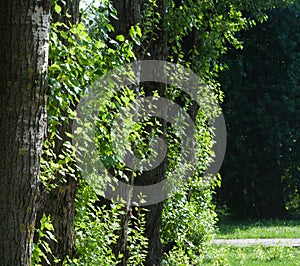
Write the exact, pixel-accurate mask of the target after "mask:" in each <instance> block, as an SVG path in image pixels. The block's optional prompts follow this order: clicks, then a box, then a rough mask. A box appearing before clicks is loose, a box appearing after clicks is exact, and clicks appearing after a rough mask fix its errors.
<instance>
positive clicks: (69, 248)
mask: <svg viewBox="0 0 300 266" xmlns="http://www.w3.org/2000/svg"><path fill="white" fill-rule="evenodd" d="M57 3H58V4H59V5H60V6H61V7H62V12H61V13H60V14H59V15H58V14H57V13H55V12H53V13H52V21H53V22H57V21H59V22H63V23H65V24H66V25H70V24H76V23H78V20H79V0H70V1H58V2H57ZM66 14H68V15H69V16H66ZM62 41H63V42H64V44H65V45H66V46H67V45H68V43H67V41H66V40H65V39H62ZM63 89H64V88H62V90H63ZM70 108H72V109H73V110H74V109H75V108H76V107H75V106H72V107H71V106H70ZM61 114H62V116H65V117H67V116H68V114H67V111H66V110H62V112H61ZM59 119H60V118H59ZM72 122H73V121H72V120H71V119H63V120H62V119H60V125H58V126H57V127H56V131H57V132H56V135H57V136H59V137H56V138H55V150H54V152H55V154H56V155H57V157H58V155H59V154H62V152H63V150H64V149H65V147H64V143H65V142H66V141H69V142H71V139H70V138H69V137H68V136H67V135H66V132H67V133H72ZM54 182H55V185H56V187H55V188H54V189H51V190H50V191H46V190H44V192H43V194H44V195H43V196H42V197H43V203H44V204H43V206H41V208H40V210H39V212H38V218H39V219H40V218H41V217H42V216H43V214H46V215H47V216H48V215H50V217H51V222H52V224H53V227H54V235H55V237H56V240H57V242H54V241H51V242H50V243H49V244H50V248H51V251H52V253H53V255H54V256H55V257H56V258H58V259H60V262H59V263H58V264H57V265H62V263H63V261H64V259H65V258H66V257H67V256H68V257H70V258H72V257H73V256H74V255H75V243H74V232H75V229H74V217H75V208H74V201H75V196H76V188H77V181H76V179H75V178H74V177H73V176H70V175H68V174H66V175H64V176H63V175H61V174H60V173H57V175H56V180H55V181H54ZM37 222H38V221H37ZM37 226H39V225H38V224H37ZM48 259H49V260H50V261H51V265H52V264H54V262H53V258H48ZM43 263H44V264H45V261H44V262H43Z"/></svg>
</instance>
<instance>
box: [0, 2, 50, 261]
mask: <svg viewBox="0 0 300 266" xmlns="http://www.w3.org/2000/svg"><path fill="white" fill-rule="evenodd" d="M49 12H50V0H44V1H39V0H2V1H1V2H0V36H1V38H0V67H1V71H0V127H1V129H0V164H1V167H0V201H1V203H0V264H1V265H4V266H10V265H22V266H23V265H31V254H32V239H33V233H34V224H35V218H36V199H37V195H38V180H39V171H40V156H41V151H42V143H43V139H44V135H45V134H44V132H45V126H46V117H45V115H46V114H45V110H46V109H45V103H46V86H47V84H46V80H47V77H46V74H47V64H48V33H49V24H50V22H49Z"/></svg>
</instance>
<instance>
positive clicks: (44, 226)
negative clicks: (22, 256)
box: [31, 214, 59, 266]
mask: <svg viewBox="0 0 300 266" xmlns="http://www.w3.org/2000/svg"><path fill="white" fill-rule="evenodd" d="M35 231H36V232H37V235H38V240H37V241H36V243H33V250H32V259H31V260H32V265H33V266H41V265H42V261H44V262H45V263H47V265H51V263H50V261H49V256H50V257H52V258H53V261H54V262H55V263H58V262H59V260H58V259H56V258H55V257H54V256H53V254H52V251H51V249H50V247H49V241H54V242H57V241H56V239H55V236H54V234H53V232H54V228H53V225H52V223H51V220H50V216H48V217H47V216H46V215H45V214H44V215H43V217H42V218H41V220H40V228H37V229H35Z"/></svg>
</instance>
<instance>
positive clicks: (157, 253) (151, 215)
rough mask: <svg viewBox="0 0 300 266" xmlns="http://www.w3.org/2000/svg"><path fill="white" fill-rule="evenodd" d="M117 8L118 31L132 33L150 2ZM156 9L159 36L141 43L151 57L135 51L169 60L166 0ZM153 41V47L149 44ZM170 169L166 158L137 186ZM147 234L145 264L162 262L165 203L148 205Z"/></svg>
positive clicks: (136, 1) (152, 181)
mask: <svg viewBox="0 0 300 266" xmlns="http://www.w3.org/2000/svg"><path fill="white" fill-rule="evenodd" d="M113 3H114V7H115V8H116V10H117V12H118V17H119V20H118V21H115V22H114V23H113V26H114V28H115V34H116V35H118V34H123V35H124V36H126V35H127V34H128V32H129V29H130V27H131V26H133V25H136V24H137V23H139V22H140V18H141V16H142V13H143V8H145V4H146V3H148V1H145V0H130V1H118V0H114V1H113ZM155 12H159V13H160V14H161V20H160V25H157V28H156V29H153V30H154V31H155V33H154V34H153V36H155V39H153V40H146V41H145V43H144V44H142V45H141V46H143V47H149V49H148V50H147V51H146V52H147V56H146V55H145V54H144V52H142V49H140V47H135V49H134V50H135V54H136V57H137V59H139V60H140V59H151V60H162V61H166V60H167V50H168V49H167V34H166V32H165V31H164V30H163V26H162V23H163V19H164V14H165V12H166V8H165V1H164V0H161V1H157V6H156V7H155ZM149 43H151V46H150V45H149ZM143 86H144V87H145V90H146V93H147V92H149V94H151V84H143ZM164 89H165V85H164V84H162V85H158V84H155V88H154V90H158V91H159V94H160V96H162V97H163V96H164ZM161 122H162V124H163V126H162V127H163V128H162V130H163V131H165V130H166V125H165V124H164V122H163V121H161ZM166 168H167V162H166V160H164V161H163V162H162V163H161V164H160V165H159V166H158V167H157V168H155V169H153V170H150V171H147V172H144V173H143V174H142V175H141V176H139V177H137V178H136V181H135V185H145V186H147V185H150V184H155V183H158V182H160V181H162V180H163V179H164V178H165V173H166ZM146 209H147V212H146V232H145V234H146V237H147V238H148V241H149V242H148V243H149V244H148V254H147V258H146V262H145V265H146V266H153V265H161V260H162V246H161V243H160V230H161V223H162V210H163V202H160V203H157V204H153V205H150V206H147V207H146ZM128 217H129V216H128V215H127V216H126V217H124V219H123V221H124V223H123V226H124V228H123V231H122V233H121V238H122V237H123V238H126V233H124V231H125V232H126V230H127V228H126V226H127V224H128V221H127V220H128V219H129V218H128ZM120 241H121V243H122V245H120V249H121V250H119V251H121V252H125V253H126V239H120ZM122 265H126V260H124V261H123V263H122Z"/></svg>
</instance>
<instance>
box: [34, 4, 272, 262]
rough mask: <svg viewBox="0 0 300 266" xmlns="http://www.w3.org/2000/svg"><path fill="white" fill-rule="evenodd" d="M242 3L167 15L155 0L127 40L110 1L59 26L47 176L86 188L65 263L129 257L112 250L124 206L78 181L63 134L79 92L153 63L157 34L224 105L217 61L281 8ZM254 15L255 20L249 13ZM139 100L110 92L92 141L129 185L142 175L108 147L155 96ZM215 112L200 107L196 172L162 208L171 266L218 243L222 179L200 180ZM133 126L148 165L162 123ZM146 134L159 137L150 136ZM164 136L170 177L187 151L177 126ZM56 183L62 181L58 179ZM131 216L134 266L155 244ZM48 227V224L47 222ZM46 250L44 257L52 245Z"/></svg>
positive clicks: (173, 8)
mask: <svg viewBox="0 0 300 266" xmlns="http://www.w3.org/2000/svg"><path fill="white" fill-rule="evenodd" d="M241 2H242V1H230V3H228V1H210V0H208V1H200V0H199V1H171V0H169V1H166V6H165V8H166V10H164V11H163V12H161V10H159V8H158V3H157V1H155V0H152V1H147V2H146V3H145V6H144V7H143V14H142V17H141V22H140V23H139V24H136V25H130V27H129V28H128V33H122V34H119V35H117V36H115V33H114V28H113V26H112V22H111V20H112V19H117V16H118V14H117V12H116V10H115V8H114V7H113V6H112V4H111V1H108V0H103V1H99V5H98V6H97V7H96V6H94V5H91V6H89V7H88V8H87V9H86V10H85V13H84V14H83V15H82V22H81V23H79V24H78V25H68V24H66V23H62V22H56V23H52V26H51V34H50V57H49V59H50V65H49V97H48V105H47V111H48V121H49V130H48V131H49V132H48V133H49V136H48V139H47V140H46V141H45V143H44V151H45V152H44V157H43V159H42V178H41V179H42V181H43V183H44V184H46V186H47V188H48V189H51V188H52V187H54V186H57V185H59V184H60V182H62V181H64V177H65V176H70V177H74V178H77V180H78V182H79V183H80V184H79V189H78V193H77V200H76V211H77V215H76V219H75V230H76V248H77V253H78V257H77V258H74V259H68V260H66V261H65V262H64V265H115V264H116V263H118V262H120V260H121V259H122V257H123V256H124V254H121V253H120V254H115V253H114V252H113V249H114V245H116V244H117V241H118V240H119V238H118V237H119V232H120V230H121V226H122V225H123V224H122V219H121V217H122V216H124V215H128V214H127V212H126V213H125V211H124V206H123V205H122V204H115V203H111V204H110V205H104V206H102V207H99V206H98V200H99V199H98V196H97V195H96V194H95V192H94V191H93V190H92V188H91V187H89V186H88V185H86V184H85V183H84V182H83V181H82V180H81V178H80V177H78V173H77V172H76V170H78V169H76V168H75V166H74V159H75V155H74V147H73V146H72V144H71V140H72V135H71V127H67V128H65V127H64V125H71V123H72V121H73V119H74V117H75V116H76V112H75V107H76V105H77V103H78V101H79V98H80V95H82V93H83V92H84V91H85V88H87V87H88V86H89V85H91V84H92V83H93V82H94V81H96V80H97V79H98V78H99V77H100V76H102V75H103V74H105V73H107V71H109V70H110V69H112V68H113V67H116V66H120V65H122V64H124V63H128V62H130V61H132V60H134V59H137V58H147V57H149V58H151V56H152V55H151V54H150V50H151V49H150V48H151V45H152V44H153V42H154V41H158V40H159V38H160V35H159V33H160V32H159V31H160V30H164V31H165V34H166V35H168V40H167V45H168V49H169V58H168V60H169V61H172V62H175V63H180V64H183V65H186V66H188V67H190V68H192V69H193V70H194V71H195V73H197V74H199V75H200V76H201V77H202V78H203V79H204V80H205V81H206V82H207V83H209V84H210V86H211V88H212V89H213V90H214V91H215V92H216V95H215V98H218V99H219V100H222V98H223V95H222V93H221V91H220V90H219V84H218V82H217V81H216V77H217V75H218V73H219V72H220V71H221V70H223V68H224V65H223V64H222V63H220V56H221V55H223V54H224V53H226V52H227V50H228V45H229V44H231V45H233V46H234V47H235V48H240V47H241V46H242V43H241V42H240V41H239V40H238V38H237V36H236V33H237V32H239V31H241V30H243V29H246V28H248V27H250V26H252V25H254V24H255V22H254V18H256V19H260V20H263V19H265V18H266V17H265V14H264V10H265V9H266V8H267V7H270V5H274V1H263V3H261V1H258V2H259V3H256V1H255V3H252V1H251V3H250V2H249V3H248V2H247V3H246V4H245V3H241ZM276 2H277V1H276ZM244 4H245V5H244ZM53 5H54V12H55V13H56V14H58V15H59V14H60V13H61V12H62V8H61V7H60V6H59V5H58V4H57V2H56V1H53ZM250 11H251V12H252V13H251V14H252V15H253V16H252V17H251V16H250V15H249V17H248V15H246V14H245V13H246V12H250ZM137 47H138V48H137ZM137 50H138V51H139V52H140V53H141V55H139V54H138V53H137V52H136V51H137ZM166 59H167V58H166ZM138 93H139V94H138V95H137V93H136V91H135V90H132V88H126V89H124V91H123V92H122V93H120V94H115V95H113V96H112V98H111V101H109V102H108V103H107V105H105V106H103V109H102V110H99V123H98V124H97V132H96V136H95V137H96V139H97V144H98V147H99V157H100V159H101V160H102V162H103V163H104V165H105V166H106V167H107V169H109V168H110V169H113V172H114V174H115V175H116V176H118V177H121V178H123V179H125V180H128V179H129V178H130V176H131V177H135V175H137V174H138V172H136V171H131V172H130V174H128V172H126V174H125V173H124V171H128V169H126V168H125V166H124V164H123V163H122V162H121V161H120V158H119V157H118V156H116V155H115V154H113V152H114V150H115V147H113V146H112V144H111V141H112V140H113V136H112V135H111V134H110V133H111V131H110V130H111V127H112V125H113V121H114V119H115V118H116V117H117V114H118V112H119V111H120V110H121V107H122V106H123V107H124V106H128V105H129V104H130V103H132V102H134V101H135V99H136V97H139V96H143V95H146V94H147V93H148V92H147V89H145V90H144V89H143V88H139V92H138ZM155 93H156V92H155ZM155 93H154V94H155ZM156 94H157V93H156ZM157 95H158V94H157ZM164 96H167V97H168V98H169V99H173V100H174V101H175V102H178V103H180V105H181V106H182V108H185V110H189V108H190V107H191V106H192V102H191V100H190V99H189V98H188V97H187V96H186V95H184V94H183V93H182V92H180V91H179V90H176V89H174V88H169V90H168V91H167V92H166V95H164ZM217 112H218V110H213V111H212V112H211V113H209V112H207V113H205V112H203V110H202V112H199V114H198V116H197V117H196V119H195V121H196V125H197V130H198V132H197V136H196V138H197V142H198V143H199V150H197V156H198V158H199V161H198V162H197V171H196V174H195V175H194V177H193V179H191V180H189V182H188V184H186V185H185V186H184V187H183V188H182V189H181V190H179V191H177V194H175V197H174V198H173V199H169V200H168V201H167V202H166V204H165V209H164V217H163V220H164V221H163V230H162V242H163V244H164V245H165V246H168V245H169V244H171V245H173V247H172V248H171V250H170V251H169V253H168V254H166V256H165V261H164V263H165V265H195V264H197V263H198V262H199V261H200V259H201V257H199V254H201V252H202V251H203V250H205V249H206V248H207V242H208V241H209V240H210V238H211V235H212V232H213V229H214V223H215V219H216V215H215V212H214V206H213V205H212V203H211V201H212V194H213V190H214V188H215V186H216V185H217V184H219V182H220V181H219V179H218V178H212V179H211V180H210V181H207V180H204V179H203V178H202V175H203V172H204V170H205V168H206V167H207V166H208V165H209V164H210V163H211V162H212V158H213V153H212V151H211V148H212V145H213V144H214V143H213V140H212V136H213V131H212V130H210V129H209V127H208V125H207V118H208V117H210V116H214V115H216V113H217ZM126 124H127V125H128V126H129V128H130V130H131V133H130V134H128V136H126V137H127V138H128V139H129V142H132V143H136V147H135V148H136V149H135V153H136V155H137V157H139V158H140V159H143V158H147V154H148V153H150V152H151V149H150V148H149V147H148V146H149V145H148V144H149V139H151V138H152V137H153V136H154V135H156V134H158V135H159V134H162V123H161V122H160V121H159V120H158V119H148V120H147V119H145V120H144V121H142V122H141V123H134V124H132V122H130V119H128V121H126ZM149 127H152V128H153V130H152V131H150V130H145V128H149ZM166 131H167V138H166V141H167V143H168V144H169V150H168V154H167V157H168V160H169V169H168V172H171V171H172V170H174V169H176V167H178V160H177V159H176V156H177V153H178V151H180V141H179V139H178V137H177V136H176V129H175V128H172V127H171V126H170V127H168V128H167V130H166ZM142 132H143V133H142ZM145 132H146V133H145ZM57 140H62V147H63V148H62V149H60V150H59V152H57V147H56V145H57V144H56V143H57ZM187 167H188V166H187ZM180 170H181V169H180ZM57 176H59V177H60V178H61V179H62V180H57ZM132 213H134V215H135V216H130V219H129V224H128V231H127V232H126V234H127V235H126V237H127V241H128V246H127V249H128V256H129V257H128V260H127V262H128V265H143V263H144V261H145V258H146V251H147V245H148V243H147V239H146V238H145V236H144V233H145V215H144V210H141V209H134V211H133V212H132ZM131 215H132V214H131ZM43 223H44V224H47V221H43ZM45 228H46V226H45ZM46 229H47V228H46ZM48 229H49V228H48ZM41 230H42V229H41ZM49 230H50V229H49ZM50 231H51V230H50ZM40 232H42V231H40ZM41 241H42V240H41ZM39 243H42V242H39ZM39 245H41V244H37V245H36V246H35V250H34V259H35V261H36V262H39V258H40V257H41V256H42V257H43V256H44V255H43V254H44V253H43V251H42V250H41V249H40V248H39ZM44 246H45V247H44V248H45V250H46V251H47V245H46V244H44ZM48 251H49V250H48ZM49 252H50V251H49ZM199 263H200V262H199Z"/></svg>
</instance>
